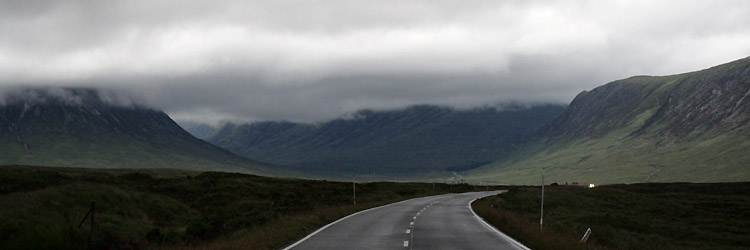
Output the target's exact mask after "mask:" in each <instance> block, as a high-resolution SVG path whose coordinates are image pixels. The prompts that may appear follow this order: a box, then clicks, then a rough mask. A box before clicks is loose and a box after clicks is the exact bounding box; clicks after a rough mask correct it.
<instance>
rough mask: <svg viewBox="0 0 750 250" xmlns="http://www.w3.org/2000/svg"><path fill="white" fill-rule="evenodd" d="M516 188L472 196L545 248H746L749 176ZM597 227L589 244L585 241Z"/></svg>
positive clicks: (518, 235)
mask: <svg viewBox="0 0 750 250" xmlns="http://www.w3.org/2000/svg"><path fill="white" fill-rule="evenodd" d="M540 195H541V189H540V187H516V188H512V189H510V191H509V192H507V193H505V194H501V195H498V196H492V197H487V198H484V199H480V200H478V201H477V202H474V203H473V205H472V206H473V208H474V210H475V211H476V212H477V213H478V214H479V215H480V216H482V217H483V218H485V220H487V221H488V222H490V223H491V224H493V225H494V226H496V227H497V228H499V229H500V230H501V231H503V232H505V233H506V234H508V235H510V236H511V237H513V238H515V239H517V240H519V241H520V242H522V243H524V244H525V245H526V246H528V247H530V248H532V249H537V250H542V249H748V248H750V183H747V182H744V183H707V184H689V183H674V184H633V185H607V186H600V187H596V188H593V189H588V188H583V187H574V186H547V187H546V188H545V195H544V230H543V232H540V230H539V216H540V214H539V210H540ZM587 228H591V231H592V234H591V237H590V238H589V241H588V243H587V244H586V245H585V246H584V245H582V244H579V243H578V242H579V240H580V239H581V237H582V236H583V234H584V232H586V229H587Z"/></svg>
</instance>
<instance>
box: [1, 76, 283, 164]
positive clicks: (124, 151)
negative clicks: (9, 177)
mask: <svg viewBox="0 0 750 250" xmlns="http://www.w3.org/2000/svg"><path fill="white" fill-rule="evenodd" d="M104 97H106V95H100V93H99V92H97V91H96V90H93V89H80V88H26V89H18V90H15V91H11V92H8V93H7V94H6V96H5V98H1V99H2V100H0V101H1V102H0V152H2V154H0V165H11V164H18V165H43V166H69V167H88V168H179V169H190V170H217V171H232V172H243V173H254V174H264V175H274V174H277V173H278V172H279V171H277V170H275V169H273V168H272V167H269V166H267V165H264V164H261V163H258V162H254V161H251V160H247V159H245V158H243V157H239V156H236V155H234V154H232V153H230V152H228V151H226V150H224V149H221V148H219V147H216V146H213V145H211V144H209V143H206V142H204V141H201V140H199V139H196V138H194V137H193V136H191V135H190V134H188V133H187V132H185V130H183V129H182V128H180V126H178V125H177V124H176V123H175V122H174V121H173V120H172V119H171V118H170V117H169V116H168V115H167V114H165V113H164V112H162V111H158V110H154V109H150V108H146V107H140V106H133V105H120V104H116V103H114V102H112V101H109V100H108V98H104Z"/></svg>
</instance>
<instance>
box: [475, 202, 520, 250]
mask: <svg viewBox="0 0 750 250" xmlns="http://www.w3.org/2000/svg"><path fill="white" fill-rule="evenodd" d="M506 192H507V191H506ZM488 196H492V195H488ZM488 196H484V197H488ZM484 197H480V198H484ZM478 199H479V198H476V199H473V200H471V201H470V202H469V210H471V213H472V214H474V217H475V218H477V220H479V222H481V223H482V225H484V226H485V227H488V228H489V229H492V231H495V233H497V234H498V235H500V237H502V238H505V239H506V240H508V241H510V242H511V243H513V244H515V245H516V246H517V247H519V248H521V249H523V250H531V248H528V247H526V246H524V245H523V244H521V242H518V241H517V240H516V239H513V238H511V237H510V236H508V235H506V234H504V233H503V232H502V231H500V230H498V229H497V228H496V227H495V226H493V225H491V224H489V223H487V221H485V220H484V218H482V217H481V216H479V215H477V213H476V212H474V208H472V207H471V204H472V203H474V201H476V200H478Z"/></svg>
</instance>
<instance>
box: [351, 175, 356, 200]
mask: <svg viewBox="0 0 750 250" xmlns="http://www.w3.org/2000/svg"><path fill="white" fill-rule="evenodd" d="M356 178H357V177H356V175H355V174H352V202H354V206H356V205H357V179H356Z"/></svg>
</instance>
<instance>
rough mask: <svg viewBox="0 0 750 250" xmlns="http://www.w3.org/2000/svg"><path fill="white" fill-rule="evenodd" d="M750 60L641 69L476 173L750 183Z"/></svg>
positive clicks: (507, 179)
mask: <svg viewBox="0 0 750 250" xmlns="http://www.w3.org/2000/svg"><path fill="white" fill-rule="evenodd" d="M749 95H750V58H745V59H741V60H738V61H734V62H731V63H727V64H724V65H720V66H716V67H713V68H709V69H706V70H701V71H697V72H692V73H686V74H680V75H672V76H661V77H652V76H637V77H631V78H628V79H624V80H620V81H615V82H612V83H609V84H606V85H604V86H601V87H598V88H595V89H593V90H591V91H586V92H583V93H581V94H579V95H578V96H577V97H576V98H575V100H573V102H571V104H570V105H569V106H568V108H567V109H566V110H565V112H563V113H562V114H561V115H560V116H558V117H557V118H555V119H554V120H553V121H552V122H550V123H549V124H547V125H545V126H544V127H542V128H541V129H539V130H538V131H537V133H536V134H535V138H534V139H533V140H531V142H529V143H527V144H525V146H523V147H521V148H520V149H519V150H518V151H516V152H514V153H513V154H511V155H508V156H506V157H503V158H501V159H500V160H498V161H496V162H494V163H492V164H489V165H487V166H484V167H481V168H478V169H474V170H470V171H468V172H466V173H465V174H467V175H468V177H469V179H471V180H495V181H500V182H503V183H539V182H540V181H541V168H546V169H547V171H546V173H547V177H546V178H547V181H548V182H558V183H565V182H580V183H623V182H624V183H636V182H675V181H689V182H725V181H747V180H750V167H749V166H750V140H748V139H750V138H749V137H750V126H748V125H750V123H749V121H750V98H748V96H749Z"/></svg>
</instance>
